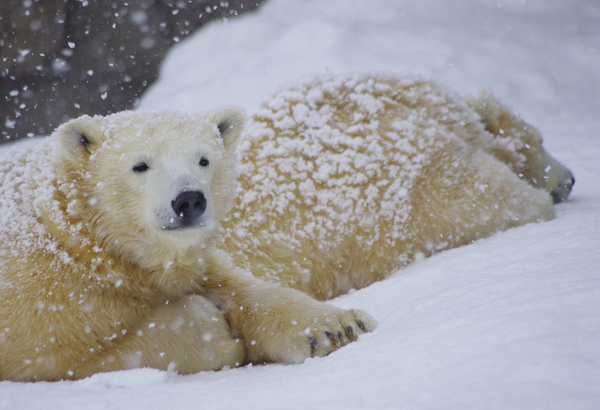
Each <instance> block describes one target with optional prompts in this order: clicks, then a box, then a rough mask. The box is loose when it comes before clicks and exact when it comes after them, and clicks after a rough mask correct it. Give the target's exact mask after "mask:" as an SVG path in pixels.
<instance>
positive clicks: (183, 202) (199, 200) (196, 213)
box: [171, 191, 206, 226]
mask: <svg viewBox="0 0 600 410" xmlns="http://www.w3.org/2000/svg"><path fill="white" fill-rule="evenodd" d="M171 206H172V207H173V210H174V211H175V214H176V215H177V216H178V217H179V218H181V225H182V226H193V225H198V222H199V220H200V217H201V216H202V215H203V214H204V212H205V211H206V198H205V197H204V193H202V192H201V191H185V192H182V193H180V194H179V195H177V198H175V200H174V201H172V202H171Z"/></svg>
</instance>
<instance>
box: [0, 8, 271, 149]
mask: <svg viewBox="0 0 600 410" xmlns="http://www.w3.org/2000/svg"><path fill="white" fill-rule="evenodd" d="M263 2H264V0H229V1H220V0H127V1H123V0H114V1H94V0H1V1H0V97H1V98H0V143H1V142H7V141H12V140H15V139H18V138H22V137H25V136H34V135H44V134H48V133H50V132H52V131H53V129H54V128H56V127H57V126H58V125H60V124H61V123H63V122H65V121H66V120H68V119H70V118H75V117H79V116H80V115H83V114H90V115H92V114H101V115H105V114H109V113H113V112H117V111H121V110H125V109H130V108H133V107H135V105H136V103H137V101H138V99H139V97H140V95H141V94H142V93H143V92H144V90H145V89H146V88H147V87H148V86H149V85H150V84H152V82H153V81H154V80H155V79H156V77H157V75H158V67H159V65H160V62H161V61H162V59H163V58H164V56H165V54H166V53H167V51H168V50H169V48H170V47H171V46H172V45H173V44H176V43H178V42H179V41H181V40H182V39H184V38H185V37H187V36H188V35H190V34H191V33H192V32H194V31H195V30H197V29H198V28H199V27H202V26H203V25H204V24H206V23H207V22H208V21H211V20H215V19H218V20H223V19H229V18H235V17H236V16H237V15H239V14H243V13H246V12H249V11H252V10H254V9H256V8H257V7H258V6H259V5H260V4H261V3H263Z"/></svg>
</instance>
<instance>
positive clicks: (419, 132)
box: [220, 75, 573, 299]
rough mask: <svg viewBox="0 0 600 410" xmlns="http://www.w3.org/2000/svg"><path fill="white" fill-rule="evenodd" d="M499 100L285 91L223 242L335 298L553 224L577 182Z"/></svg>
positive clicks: (367, 90) (247, 263)
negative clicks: (423, 261) (431, 259)
mask: <svg viewBox="0 0 600 410" xmlns="http://www.w3.org/2000/svg"><path fill="white" fill-rule="evenodd" d="M541 144H542V140H541V137H540V135H539V133H538V131H537V130H535V128H533V127H531V126H530V125H527V124H526V123H525V122H523V121H522V120H521V119H519V118H518V117H517V116H516V115H515V114H514V113H513V112H512V111H510V110H509V109H507V108H506V107H504V106H503V105H502V104H500V103H499V102H498V101H497V100H496V99H494V97H493V96H492V95H491V94H490V93H489V92H483V93H481V94H480V95H479V96H477V97H476V98H473V99H472V100H464V99H462V98H460V97H458V96H457V95H455V94H453V93H451V92H449V91H447V90H446V89H444V88H442V87H440V86H438V85H436V84H434V83H432V82H429V81H424V80H421V79H415V78H411V77H394V76H373V75H358V76H352V77H340V76H333V77H319V78H317V79H314V80H312V81H308V82H306V83H304V84H300V85H296V86H291V87H288V88H284V89H282V90H280V91H279V92H277V93H276V94H275V95H273V96H271V97H270V98H268V99H267V100H266V102H265V103H264V104H263V105H262V106H261V107H260V109H258V110H257V111H256V112H255V113H254V114H253V115H252V116H251V118H250V121H249V124H247V127H246V131H245V136H244V138H243V141H242V142H241V143H240V146H239V148H238V151H239V155H240V159H241V176H240V178H239V183H240V187H239V192H238V195H237V199H236V200H235V204H234V208H233V211H232V212H231V213H230V215H229V216H228V217H227V219H226V220H225V221H224V223H223V228H224V237H225V240H224V241H223V242H221V244H220V247H221V248H222V249H223V250H224V251H225V252H226V253H228V254H230V255H232V257H233V258H234V260H235V262H236V264H237V265H238V266H240V267H241V268H242V269H245V270H247V271H250V272H252V273H253V274H254V275H255V276H257V277H260V278H262V279H266V280H270V281H273V282H277V283H281V284H283V285H285V286H287V287H292V288H296V289H300V290H302V291H304V292H306V293H308V294H310V295H312V296H314V297H316V298H318V299H329V298H332V297H335V296H337V295H340V294H343V293H345V292H347V291H348V290H350V289H352V288H362V287H364V286H367V285H369V284H371V283H373V282H374V281H377V280H380V279H382V278H385V277H386V276H387V275H389V274H390V273H391V272H393V271H395V270H396V269H398V268H400V267H402V266H405V265H406V264H408V263H411V262H412V261H414V260H416V259H419V258H422V257H424V256H428V255H431V254H432V253H434V252H437V251H441V250H443V249H448V248H452V247H456V246H459V245H462V244H467V243H469V242H472V241H474V240H477V239H479V238H484V237H487V236H489V235H491V234H493V233H494V232H497V231H501V230H505V229H508V228H510V227H514V226H517V225H523V224H526V223H529V222H536V221H542V220H547V219H550V218H552V217H553V208H552V198H551V195H550V194H549V193H551V194H552V197H554V199H555V202H559V201H561V200H563V199H564V198H566V196H567V195H568V194H569V191H570V189H571V186H572V184H573V177H572V175H571V173H570V172H569V171H568V170H567V169H566V168H564V167H562V166H561V165H560V164H558V163H557V162H556V161H555V160H553V159H552V158H551V157H550V156H548V155H547V154H546V153H545V151H544V150H543V148H542V145H541Z"/></svg>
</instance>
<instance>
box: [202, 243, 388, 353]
mask: <svg viewBox="0 0 600 410" xmlns="http://www.w3.org/2000/svg"><path fill="white" fill-rule="evenodd" d="M207 260H208V258H207ZM210 263H211V264H212V265H213V266H212V268H213V269H212V274H211V276H210V277H209V278H207V279H206V280H204V281H203V282H202V284H201V286H202V291H203V294H204V295H205V296H207V297H208V298H209V299H210V300H213V301H215V303H216V304H218V305H219V306H220V308H221V310H222V311H224V312H225V315H226V316H227V319H228V320H229V323H231V327H232V328H233V329H234V330H235V331H236V333H238V334H239V335H240V337H241V338H242V339H243V340H244V342H245V344H246V349H247V352H248V360H249V361H251V362H253V363H264V362H282V363H302V362H303V361H304V360H305V359H306V358H308V357H316V356H326V355H327V354H329V353H331V352H333V351H335V350H337V349H339V348H341V347H342V346H345V345H346V344H348V343H350V342H353V341H355V340H356V339H358V336H359V335H361V334H363V333H366V332H371V331H373V330H374V329H375V328H376V327H377V321H376V320H375V319H373V318H372V317H371V316H370V315H369V314H368V313H366V312H363V311H361V310H354V309H351V310H345V309H340V308H337V307H334V306H330V305H327V304H325V303H322V302H318V301H316V300H314V299H313V298H311V297H309V296H308V295H306V294H305V293H302V292H300V291H298V290H295V289H288V288H284V287H282V286H277V285H274V284H271V283H267V282H263V281H261V280H257V279H254V278H250V277H248V276H246V275H245V274H243V273H242V272H240V271H239V270H237V269H236V268H235V267H234V266H233V265H232V264H231V261H230V259H229V256H228V255H225V254H220V255H213V258H211V260H210ZM256 269H260V267H256Z"/></svg>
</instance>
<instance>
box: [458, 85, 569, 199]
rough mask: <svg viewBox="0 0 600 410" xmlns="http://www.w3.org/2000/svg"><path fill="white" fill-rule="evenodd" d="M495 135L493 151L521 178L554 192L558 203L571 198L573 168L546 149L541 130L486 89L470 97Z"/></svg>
mask: <svg viewBox="0 0 600 410" xmlns="http://www.w3.org/2000/svg"><path fill="white" fill-rule="evenodd" d="M469 105H470V106H471V107H472V108H473V109H474V110H475V111H476V112H477V113H478V114H479V115H480V116H481V120H482V122H483V125H484V127H485V129H486V131H488V132H490V133H491V134H492V135H493V140H492V144H491V145H492V146H491V153H492V155H494V156H495V157H496V158H498V159H499V160H500V161H502V162H504V163H505V164H507V165H508V166H509V167H510V168H511V169H512V170H513V171H514V172H515V173H516V174H517V175H518V176H519V177H520V178H522V179H524V180H526V181H528V182H529V183H530V184H532V185H533V186H534V187H536V188H541V189H545V190H546V191H548V192H549V193H550V195H551V196H552V199H553V201H554V203H555V204H557V203H559V202H562V201H564V200H565V199H567V197H568V196H569V194H570V193H571V189H572V188H573V184H575V178H574V177H573V174H572V173H571V171H569V170H568V169H567V168H566V167H564V166H563V165H562V164H560V163H559V162H558V161H557V160H555V159H554V158H553V157H552V156H550V154H548V153H547V152H546V150H545V149H544V147H543V144H542V136H541V134H540V132H539V131H538V130H537V129H536V128H535V127H533V126H532V125H530V124H528V123H526V122H525V121H523V120H522V119H521V118H520V117H519V116H518V115H517V114H516V113H515V112H514V111H512V110H511V109H509V108H508V107H507V106H505V105H504V104H502V103H501V102H500V101H498V100H497V99H496V98H495V97H494V96H493V95H492V93H491V92H490V91H489V90H483V91H482V92H481V93H479V95H478V96H477V97H476V98H474V99H472V100H471V101H469Z"/></svg>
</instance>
